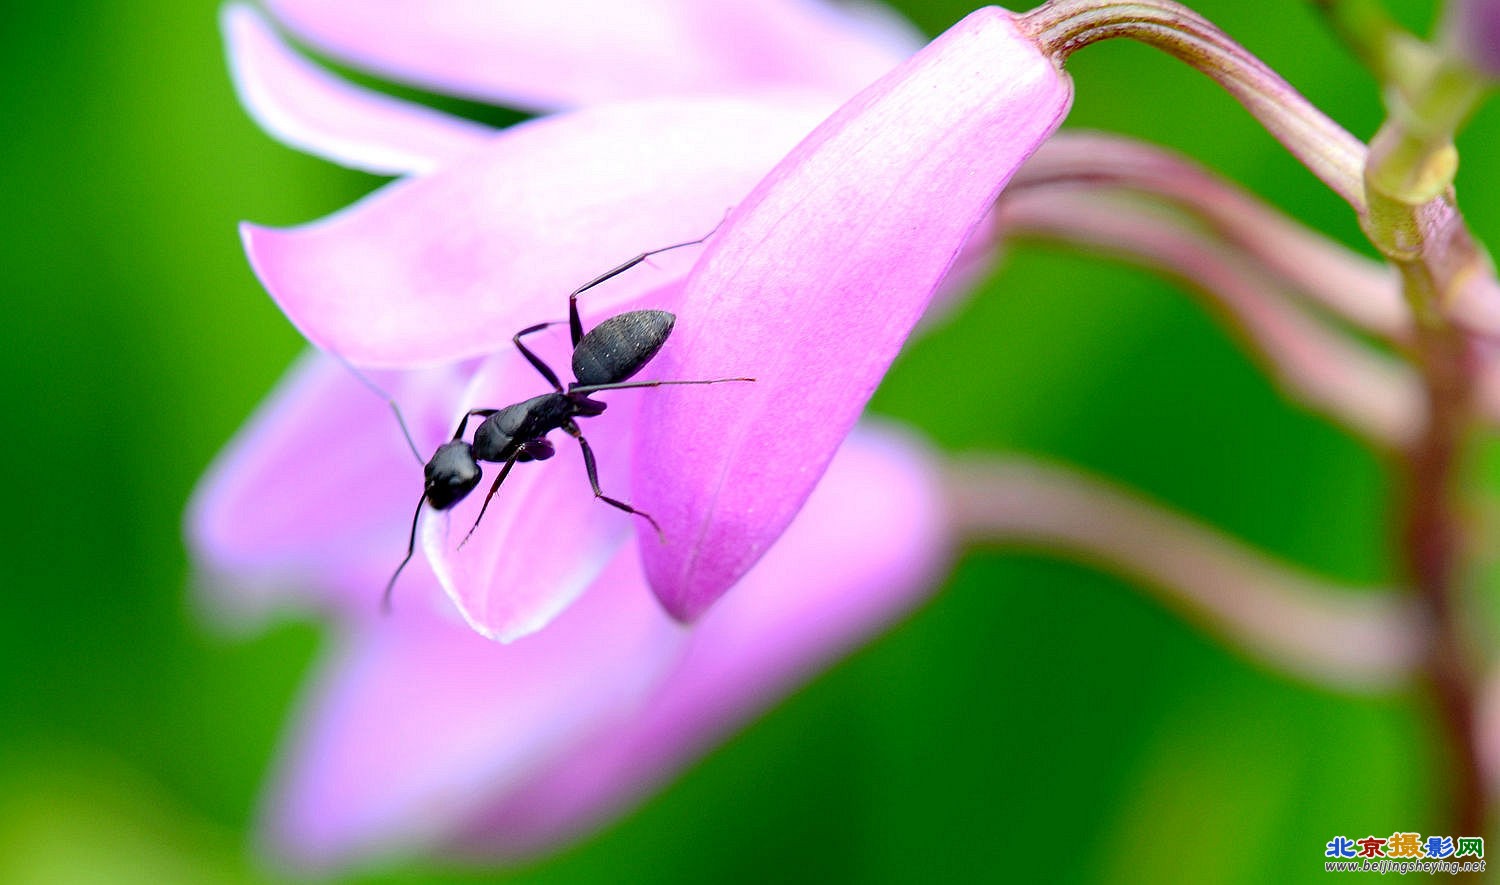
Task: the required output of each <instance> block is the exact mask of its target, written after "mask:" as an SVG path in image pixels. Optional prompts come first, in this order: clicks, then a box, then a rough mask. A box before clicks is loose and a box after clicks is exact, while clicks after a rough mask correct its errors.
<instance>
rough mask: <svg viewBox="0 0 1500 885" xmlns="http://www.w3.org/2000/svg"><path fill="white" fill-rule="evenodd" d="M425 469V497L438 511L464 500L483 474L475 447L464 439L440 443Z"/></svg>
mask: <svg viewBox="0 0 1500 885" xmlns="http://www.w3.org/2000/svg"><path fill="white" fill-rule="evenodd" d="M424 472H425V473H426V475H427V483H426V485H425V487H424V491H423V496H424V497H425V498H426V499H427V503H429V504H431V505H432V508H433V509H434V510H447V509H448V508H449V507H452V506H453V505H454V504H457V503H458V502H459V501H462V500H463V499H464V498H465V497H467V496H468V494H469V493H470V492H472V491H474V487H475V486H477V485H479V480H480V478H481V476H482V474H481V472H480V469H479V462H477V461H475V460H474V450H473V448H471V447H470V446H469V444H468V443H466V442H464V441H463V440H461V439H455V440H452V441H451V442H445V443H443V444H442V445H440V446H438V450H437V451H436V452H434V453H433V455H432V460H431V461H428V462H427V467H426V468H425V469H424Z"/></svg>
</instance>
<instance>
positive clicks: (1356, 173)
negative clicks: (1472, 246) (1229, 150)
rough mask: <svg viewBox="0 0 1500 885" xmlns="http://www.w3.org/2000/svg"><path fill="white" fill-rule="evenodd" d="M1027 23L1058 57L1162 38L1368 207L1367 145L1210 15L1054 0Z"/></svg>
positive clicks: (1172, 6) (1358, 205) (1166, 7)
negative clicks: (1111, 43)
mask: <svg viewBox="0 0 1500 885" xmlns="http://www.w3.org/2000/svg"><path fill="white" fill-rule="evenodd" d="M1021 26H1022V28H1023V29H1025V30H1026V31H1027V33H1029V34H1030V35H1031V37H1032V39H1034V40H1036V42H1037V45H1039V46H1041V47H1042V50H1043V51H1044V52H1048V53H1050V54H1051V55H1052V56H1053V58H1054V59H1055V60H1056V61H1057V63H1058V64H1062V63H1063V62H1064V61H1065V60H1066V59H1067V57H1068V56H1069V55H1072V54H1073V52H1075V51H1076V50H1078V49H1081V48H1083V47H1084V46H1088V45H1089V44H1091V43H1097V42H1099V41H1100V40H1106V39H1109V38H1111V37H1129V38H1131V39H1133V40H1138V41H1140V42H1142V43H1146V44H1148V45H1151V46H1154V47H1156V48H1157V49H1160V50H1162V51H1163V52H1166V53H1168V54H1169V55H1172V56H1174V57H1176V58H1177V59H1179V60H1180V61H1183V62H1186V63H1187V64H1189V65H1191V66H1193V67H1195V68H1197V69H1198V70H1199V71H1201V72H1203V73H1205V74H1207V75H1208V76H1210V77H1212V78H1213V79H1214V80H1216V81H1217V82H1218V83H1219V85H1221V86H1223V87H1224V88H1225V89H1226V90H1228V92H1229V93H1230V94H1231V95H1233V96H1234V97H1235V98H1236V99H1237V100H1238V101H1239V102H1240V104H1242V105H1244V106H1245V109H1246V110H1248V111H1249V112H1250V113H1251V114H1252V115H1253V116H1254V117H1255V119H1256V120H1258V121H1260V123H1261V125H1262V126H1265V127H1266V130H1267V131H1269V132H1270V133H1271V134H1272V135H1273V136H1275V137H1276V139H1277V140H1278V141H1280V142H1281V143H1282V145H1284V146H1285V147H1286V148H1287V150H1289V151H1291V153H1292V155H1293V156H1294V157H1296V158H1297V159H1298V160H1300V161H1301V162H1302V163H1303V165H1305V166H1307V168H1308V169H1309V170H1311V171H1312V173H1313V174H1314V175H1316V176H1317V177H1318V178H1319V179H1321V180H1322V181H1323V183H1324V184H1326V185H1328V186H1329V187H1330V188H1331V189H1332V190H1333V191H1334V193H1336V194H1338V195H1339V196H1340V197H1342V198H1343V199H1344V200H1345V201H1347V202H1348V203H1349V205H1351V206H1353V207H1354V210H1355V211H1356V212H1358V213H1360V214H1361V215H1363V214H1364V211H1365V198H1364V188H1363V185H1362V183H1361V178H1360V173H1361V170H1362V169H1363V167H1364V159H1365V147H1364V145H1363V144H1361V143H1360V141H1359V139H1357V138H1355V137H1354V136H1352V135H1350V134H1349V133H1348V132H1347V131H1345V130H1344V129H1343V127H1341V126H1339V125H1338V124H1337V123H1335V122H1334V121H1333V120H1331V119H1329V118H1328V116H1327V115H1325V114H1324V113H1323V112H1322V111H1320V110H1318V109H1317V108H1316V107H1314V106H1313V105H1312V103H1311V102H1309V101H1308V100H1307V99H1306V98H1304V97H1303V96H1302V95H1301V93H1299V92H1297V90H1296V89H1294V88H1292V86H1291V84H1289V83H1287V82H1286V81H1285V80H1283V79H1282V78H1281V77H1280V76H1279V75H1278V74H1277V73H1276V72H1275V71H1273V70H1271V69H1270V68H1268V67H1266V65H1265V63H1264V62H1262V61H1261V60H1260V59H1258V58H1256V57H1255V56H1254V55H1252V54H1251V53H1250V52H1249V51H1247V50H1246V49H1245V48H1244V47H1243V46H1240V45H1239V44H1238V43H1236V42H1234V41H1233V40H1231V39H1230V38H1229V37H1228V35H1226V34H1225V33H1224V32H1223V31H1221V30H1219V28H1218V27H1216V26H1215V25H1213V24H1212V23H1211V22H1209V21H1208V20H1206V19H1204V18H1203V17H1202V16H1200V15H1198V14H1197V13H1196V12H1193V11H1192V10H1191V9H1188V8H1187V7H1185V6H1182V5H1181V4H1178V3H1173V2H1170V0H1134V2H1127V0H1053V2H1049V3H1045V4H1043V5H1041V6H1039V7H1037V8H1036V9H1033V10H1032V11H1031V12H1028V13H1026V14H1025V15H1024V16H1022V17H1021Z"/></svg>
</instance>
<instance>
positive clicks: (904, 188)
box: [636, 8, 1072, 619]
mask: <svg viewBox="0 0 1500 885" xmlns="http://www.w3.org/2000/svg"><path fill="white" fill-rule="evenodd" d="M1071 96H1072V89H1071V84H1070V81H1068V80H1067V79H1066V78H1065V77H1064V76H1063V75H1062V74H1061V73H1060V72H1059V71H1058V70H1057V68H1055V67H1054V66H1053V63H1052V61H1051V60H1050V59H1049V58H1047V57H1046V56H1044V55H1043V54H1042V53H1041V52H1040V51H1039V50H1038V49H1037V47H1036V46H1035V45H1033V44H1032V43H1031V41H1030V40H1029V39H1028V38H1027V37H1026V36H1024V35H1023V34H1022V33H1021V32H1020V31H1019V29H1018V28H1017V27H1016V25H1015V22H1014V20H1013V18H1012V17H1011V15H1010V14H1009V13H1007V12H1006V11H1005V10H1002V9H996V8H989V9H982V10H979V11H978V12H975V13H973V14H971V15H970V16H968V17H967V18H965V19H964V20H963V21H962V22H960V23H959V24H958V25H956V26H954V28H953V29H951V30H950V31H948V32H947V33H946V34H944V35H943V36H941V37H939V38H938V39H937V40H936V41H935V42H934V43H933V44H932V45H930V46H929V47H927V48H926V49H924V50H923V51H922V52H921V53H919V54H918V55H917V56H916V57H915V58H914V59H912V60H911V61H910V62H908V63H906V64H904V65H902V66H901V67H900V68H898V69H897V70H896V71H894V72H892V74H891V75H889V76H887V77H886V78H884V79H883V80H881V81H880V82H879V83H877V84H876V85H875V86H873V87H871V88H870V89H868V90H866V91H865V92H864V93H862V94H861V95H860V96H859V97H857V98H856V99H854V100H853V101H852V102H850V103H849V104H848V105H846V106H845V107H844V108H843V109H841V110H840V111H839V112H838V113H837V114H835V115H834V116H833V117H832V118H831V119H829V120H828V121H827V122H826V123H824V124H823V125H821V126H820V127H819V128H818V129H817V131H815V132H814V133H813V134H812V135H811V136H809V137H808V139H807V140H806V141H804V142H803V143H802V144H801V145H799V146H798V147H797V149H796V150H795V151H793V152H792V154H791V155H789V156H788V157H787V158H786V159H785V160H784V161H783V162H782V163H781V164H780V165H778V166H777V168H776V170H775V171H774V172H773V173H772V174H771V175H770V176H769V177H768V178H766V179H765V181H763V182H762V183H761V184H760V185H759V186H757V187H756V189H755V191H754V192H752V193H751V195H750V196H749V197H748V198H746V200H745V201H744V202H743V203H742V204H741V205H740V206H739V207H738V208H737V209H736V210H735V212H734V213H733V214H732V215H731V217H730V219H729V221H728V222H727V223H726V225H725V229H724V230H723V231H721V233H720V234H719V235H718V236H716V237H715V238H714V239H713V240H712V241H711V242H710V243H709V246H708V248H707V250H706V251H705V252H704V254H703V256H702V258H700V260H699V261H698V263H697V264H696V265H695V266H694V269H693V272H692V275H691V277H690V278H689V280H688V283H687V289H686V291H685V294H684V301H683V304H682V308H681V312H680V314H679V317H678V322H677V330H678V332H677V336H678V339H679V340H677V341H675V342H673V344H674V345H675V346H669V347H668V348H667V349H665V350H664V351H663V353H662V371H663V374H664V376H665V377H676V378H704V377H715V376H724V375H751V376H754V377H755V378H756V379H757V381H756V383H754V384H745V385H724V386H723V387H716V388H692V387H678V388H670V389H666V390H663V391H662V392H661V394H660V395H659V396H655V397H652V398H651V399H650V400H649V401H648V402H647V403H646V404H645V406H644V408H643V409H642V412H641V418H640V437H639V439H640V442H639V443H638V445H637V447H636V452H637V457H636V473H637V476H636V487H637V488H638V489H639V490H640V494H639V497H640V499H641V500H640V501H639V503H640V505H641V506H642V507H644V508H645V509H647V510H649V511H651V512H652V513H653V514H655V515H656V517H657V519H658V520H659V521H660V523H661V526H662V529H663V531H664V532H665V533H666V535H667V539H668V543H667V544H666V545H655V544H643V545H642V548H643V550H644V555H645V561H646V573H647V575H648V577H649V578H650V580H651V584H652V587H653V588H654V589H655V591H656V593H657V595H658V597H659V598H660V599H661V600H662V603H663V604H664V605H665V606H666V608H667V610H668V611H670V612H671V613H672V614H673V615H674V616H676V617H678V618H682V619H692V618H695V617H697V616H698V615H700V614H702V613H703V611H704V610H705V609H706V608H707V607H708V606H709V605H710V604H711V603H712V602H713V601H714V600H716V599H717V598H718V597H719V596H720V595H721V594H723V593H724V592H725V591H726V590H727V589H728V588H729V587H730V586H731V585H732V584H733V583H734V582H735V581H736V580H738V579H739V577H740V576H741V575H743V574H744V573H745V572H746V571H747V570H748V569H749V568H750V566H751V565H752V564H754V563H755V561H756V560H757V559H758V558H759V557H760V556H761V555H762V554H763V553H764V552H765V551H766V550H767V549H769V548H770V546H771V544H772V542H774V541H775V539H776V537H777V536H778V535H779V534H780V533H781V531H782V530H783V529H784V528H785V527H786V525H787V523H788V522H789V521H790V520H791V518H792V516H793V515H794V514H795V513H796V512H797V509H798V508H799V507H800V506H801V505H802V502H803V501H804V500H805V499H806V497H807V494H808V493H809V491H810V490H811V489H812V487H813V486H814V485H815V484H816V483H817V481H818V478H819V476H821V474H822V472H823V469H824V468H825V466H826V465H827V463H828V459H829V458H830V457H832V455H833V452H834V451H835V450H836V449H837V448H838V445H839V442H840V441H841V440H842V439H843V437H844V435H845V434H846V433H847V432H848V431H849V428H850V427H852V426H853V424H854V421H855V419H856V418H857V417H858V416H859V413H860V412H861V410H863V408H864V405H865V403H866V401H867V400H868V399H869V397H870V394H871V393H872V392H873V391H874V389H875V387H876V385H878V384H879V382H880V378H881V376H882V375H883V374H884V373H885V370H886V368H887V366H889V364H890V362H891V360H892V359H893V358H894V357H895V355H896V352H897V351H898V350H899V348H900V347H901V344H902V342H903V341H904V340H905V339H906V336H907V334H908V333H909V332H910V331H911V328H912V326H913V325H914V324H915V323H916V321H917V319H918V318H919V317H920V316H921V314H922V311H923V310H924V308H925V307H926V305H927V303H928V301H929V299H930V298H931V297H932V294H933V291H934V290H935V289H936V288H937V286H938V284H939V282H940V281H941V280H942V278H943V276H944V274H945V273H946V272H947V271H948V269H949V266H950V265H951V264H952V263H953V260H954V256H955V255H956V254H957V253H958V251H959V249H960V247H961V246H962V245H963V244H964V242H965V241H966V240H967V239H968V237H969V234H970V232H971V231H973V230H974V228H975V226H976V225H978V224H979V222H980V221H981V219H982V218H983V217H984V216H985V214H986V213H987V212H988V211H989V209H990V206H991V204H992V203H993V201H994V199H995V197H996V195H997V194H998V193H999V191H1000V189H1001V187H1002V186H1003V185H1004V184H1005V183H1006V181H1008V180H1009V178H1010V176H1011V175H1012V174H1013V173H1014V172H1015V170H1016V168H1017V167H1018V166H1019V165H1020V164H1021V162H1022V161H1023V160H1025V159H1026V157H1027V156H1029V155H1030V154H1031V153H1032V152H1033V151H1034V150H1036V148H1037V146H1038V145H1040V144H1041V142H1042V141H1043V140H1044V139H1045V138H1046V137H1047V136H1048V135H1049V134H1051V133H1052V131H1053V130H1054V129H1056V127H1057V125H1058V124H1059V123H1060V122H1061V120H1062V118H1063V116H1064V114H1065V113H1066V111H1067V108H1068V105H1069V102H1070V100H1071ZM665 451H671V452H674V453H675V455H676V456H675V457H673V458H662V457H660V456H659V453H661V452H665Z"/></svg>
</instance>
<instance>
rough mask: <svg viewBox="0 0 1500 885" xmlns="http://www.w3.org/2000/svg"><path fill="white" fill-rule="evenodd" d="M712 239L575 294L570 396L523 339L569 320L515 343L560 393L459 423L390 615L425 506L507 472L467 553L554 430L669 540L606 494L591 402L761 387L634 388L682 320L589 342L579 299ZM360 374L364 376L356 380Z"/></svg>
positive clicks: (635, 315) (652, 322)
mask: <svg viewBox="0 0 1500 885" xmlns="http://www.w3.org/2000/svg"><path fill="white" fill-rule="evenodd" d="M715 230H717V227H716V228H715ZM712 235H713V231H709V232H708V233H707V234H704V235H703V236H702V237H699V238H698V239H696V240H688V241H687V242H683V243H676V244H674V245H671V246H664V247H662V248H660V249H653V250H651V251H650V252H642V253H641V254H640V255H637V256H635V257H634V258H632V259H630V260H629V261H626V262H625V263H623V264H621V265H619V266H617V267H614V268H612V269H610V270H608V271H606V272H605V273H602V274H600V275H599V276H597V277H595V278H594V279H592V280H589V281H588V282H587V283H584V284H583V285H582V286H579V287H578V288H577V289H574V290H573V292H572V293H571V294H570V295H569V296H568V319H567V323H568V328H569V330H570V331H571V332H572V337H573V376H574V378H575V380H574V381H573V382H572V383H570V384H569V385H568V386H567V388H566V389H564V388H563V385H562V382H561V381H560V380H559V379H558V377H557V373H556V372H554V371H553V370H552V368H551V367H550V366H548V365H547V364H546V363H545V362H543V361H542V360H541V358H540V357H538V356H537V355H536V354H534V353H532V352H531V351H530V350H529V349H528V348H527V347H526V345H524V344H522V343H521V339H522V338H524V337H526V336H527V335H531V334H533V333H536V332H540V331H542V330H543V329H546V328H548V327H550V326H557V325H561V324H562V322H563V321H562V320H555V321H553V322H548V323H537V324H536V325H534V326H527V327H526V328H524V329H522V330H521V331H519V332H517V333H516V334H515V335H514V336H512V337H511V343H513V344H515V346H516V349H517V350H519V351H521V355H522V356H524V357H525V358H526V361H527V362H529V363H531V365H532V367H533V368H535V369H536V370H537V371H538V372H540V373H541V375H542V377H543V378H545V379H547V383H549V384H551V385H552V392H551V393H544V394H541V395H540V396H534V397H532V398H531V399H528V400H523V401H521V402H519V403H515V404H514V405H509V406H506V407H505V408H503V409H470V410H469V411H467V412H465V413H464V416H463V418H462V420H460V421H459V422H458V429H457V430H456V431H454V432H453V438H452V439H451V440H449V441H448V442H445V443H443V444H442V445H440V446H438V448H437V451H436V452H434V453H433V455H432V458H431V460H429V461H427V462H426V465H425V466H424V467H423V472H424V474H425V477H426V481H425V483H424V485H423V488H422V497H421V498H420V499H418V501H417V510H416V513H414V514H413V515H412V519H411V537H410V539H409V540H408V541H407V545H406V558H405V559H403V560H401V564H400V565H398V566H396V571H395V572H394V573H393V574H392V575H391V579H390V581H388V582H386V585H385V594H384V595H383V596H382V597H381V608H382V610H385V611H389V610H390V605H391V591H392V590H394V589H395V586H396V579H397V578H398V577H400V576H401V570H402V569H404V568H406V564H407V563H409V562H411V558H412V555H413V554H414V553H415V552H416V549H417V521H418V520H419V519H420V518H421V515H422V505H423V504H424V503H425V504H430V505H432V509H434V510H447V509H449V508H450V507H453V506H454V505H455V504H457V503H458V502H459V501H462V500H463V499H464V498H466V497H468V495H469V493H470V492H472V491H474V489H475V488H477V487H478V486H479V482H480V480H481V479H482V478H483V471H482V470H481V468H480V466H479V462H480V461H489V462H491V463H496V464H503V465H504V466H503V467H501V468H500V473H499V474H498V475H497V476H496V477H495V481H494V482H493V483H492V484H491V485H490V491H489V494H488V495H485V498H484V505H483V506H481V507H480V508H479V516H478V517H477V518H476V519H475V520H474V525H473V526H472V527H470V529H469V531H468V534H466V535H464V540H463V541H462V542H460V543H459V546H460V547H462V546H463V544H464V543H467V542H468V540H469V536H470V535H473V534H474V529H476V528H478V527H479V521H480V520H481V519H484V511H485V510H486V509H488V508H489V506H490V499H492V498H494V497H495V492H497V491H499V489H500V484H501V483H502V482H504V481H505V477H506V476H508V475H509V474H510V470H511V468H512V467H514V466H516V465H517V464H519V463H523V462H526V461H545V460H547V459H548V458H551V457H552V455H553V454H554V449H553V447H552V443H551V442H549V441H548V440H547V438H546V437H547V434H549V433H551V432H552V431H554V430H561V431H563V432H564V433H566V434H568V435H569V436H571V437H573V438H574V439H576V440H578V446H579V448H580V450H581V451H582V452H583V466H584V469H586V470H587V471H588V475H589V485H591V486H592V487H593V489H594V497H595V498H597V499H599V500H600V501H603V502H604V503H606V504H608V505H610V506H611V507H616V508H618V509H620V510H623V511H625V512H626V513H633V514H635V515H636V516H639V517H642V518H643V519H645V520H646V521H647V522H649V523H651V527H652V528H653V529H655V530H656V535H657V537H658V538H662V537H663V536H662V533H661V526H659V525H657V524H656V520H655V519H653V518H652V517H651V514H649V513H646V512H645V511H643V510H637V509H635V508H634V507H632V506H630V505H629V504H627V503H625V502H624V501H621V500H619V499H617V498H611V497H610V496H608V495H606V494H604V491H603V490H602V489H601V488H600V487H599V471H598V468H597V467H596V466H595V463H594V451H593V449H591V448H590V447H589V443H588V440H586V439H584V438H583V433H582V432H581V431H580V430H579V429H578V424H577V423H576V422H575V421H574V420H573V419H575V418H593V417H595V416H596V415H600V414H602V413H603V412H604V409H605V407H606V404H605V403H602V402H600V401H598V400H596V399H593V398H592V397H590V396H589V394H593V393H599V392H601V391H605V390H622V389H625V388H631V387H661V386H663V385H668V384H719V383H721V382H725V381H754V380H755V379H754V378H715V379H713V380H709V381H630V380H629V379H630V378H631V377H632V376H634V375H635V374H636V373H637V372H639V371H640V370H641V369H642V368H644V367H645V365H646V364H647V363H648V362H650V361H651V359H652V358H653V357H655V356H656V353H657V351H659V350H661V347H662V345H663V344H665V343H666V341H667V336H668V335H670V334H671V333H672V326H673V324H674V323H676V321H677V318H676V317H675V316H674V315H672V314H671V313H668V312H667V311H665V310H632V311H628V312H626V313H622V314H619V315H617V316H612V317H610V318H609V319H606V320H604V321H603V322H601V323H599V324H598V325H597V326H595V327H594V328H593V329H591V330H590V331H589V332H588V334H584V331H583V323H582V322H581V321H580V320H579V318H578V296H579V295H582V294H583V293H584V292H587V291H588V290H590V289H592V288H594V287H595V286H597V285H599V284H600V283H603V282H605V281H606V280H609V279H612V278H613V277H616V276H618V275H620V274H622V273H624V272H625V271H627V270H630V269H631V268H633V267H635V266H636V265H637V264H640V263H641V262H642V261H645V260H646V259H647V258H650V257H651V256H653V255H658V254H660V253H662V252H667V251H669V250H672V249H680V248H682V247H684V246H695V245H697V244H699V243H702V242H703V241H704V240H707V239H708V238H709V237H710V236H712ZM351 368H352V367H351ZM356 374H359V373H358V372H356ZM360 378H361V380H362V381H364V382H365V383H366V384H367V385H369V386H371V389H373V390H375V391H376V392H377V393H381V395H382V396H385V399H386V400H387V401H388V402H389V403H390V405H391V408H392V410H394V411H395V413H396V420H397V421H398V422H399V423H400V424H401V430H402V432H403V433H405V434H406V440H407V443H408V444H409V445H410V446H411V449H412V452H413V453H414V454H417V460H418V461H420V460H421V458H422V456H421V455H420V454H419V453H417V447H416V444H415V443H414V442H412V439H411V434H410V433H409V432H407V430H406V422H405V421H404V420H403V419H402V418H401V411H400V409H399V408H397V406H396V403H395V401H394V400H392V399H391V398H390V397H389V396H388V395H385V394H384V393H383V392H382V391H380V390H379V388H377V387H374V385H373V382H370V381H368V379H365V378H364V376H363V375H360ZM470 418H482V419H483V421H481V422H480V424H479V426H478V427H476V428H475V429H474V440H473V442H472V443H471V442H469V441H467V440H465V439H464V433H465V431H466V430H467V429H468V426H469V419H470Z"/></svg>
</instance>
